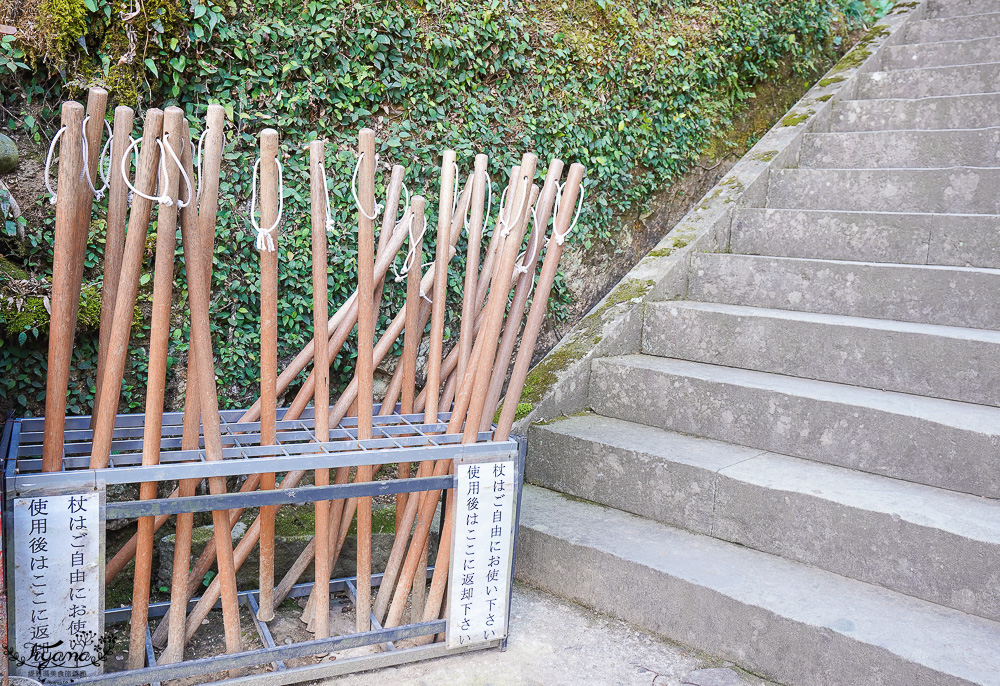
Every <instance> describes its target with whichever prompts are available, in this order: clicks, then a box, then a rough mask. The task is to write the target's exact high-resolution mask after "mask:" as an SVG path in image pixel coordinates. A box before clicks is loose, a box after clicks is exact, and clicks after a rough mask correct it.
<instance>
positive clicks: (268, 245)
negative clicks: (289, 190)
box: [250, 157, 329, 252]
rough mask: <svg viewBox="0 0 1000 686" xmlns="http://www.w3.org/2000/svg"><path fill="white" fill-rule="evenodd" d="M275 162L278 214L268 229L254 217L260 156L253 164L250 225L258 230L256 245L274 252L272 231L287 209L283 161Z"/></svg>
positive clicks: (258, 247)
mask: <svg viewBox="0 0 1000 686" xmlns="http://www.w3.org/2000/svg"><path fill="white" fill-rule="evenodd" d="M274 163H275V164H277V165H278V216H277V217H276V218H275V220H274V223H273V224H271V226H269V227H268V228H266V229H264V228H261V226H260V225H259V224H258V223H257V220H256V219H254V214H255V212H256V207H257V169H258V168H260V158H259V157H258V158H257V161H256V162H254V165H253V186H252V190H251V191H250V225H251V226H253V228H254V231H256V232H257V238H256V240H255V241H254V246H255V247H256V248H257V249H258V250H260V251H262V252H263V251H266V252H274V237H273V236H272V235H271V232H273V231H274V230H275V229H276V228H278V224H280V223H281V215H282V214H283V213H284V211H285V198H284V183H283V182H282V178H281V171H282V170H281V161H280V160H278V159H277V158H275V160H274ZM328 207H329V204H328Z"/></svg>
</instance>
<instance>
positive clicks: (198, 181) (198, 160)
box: [192, 129, 208, 202]
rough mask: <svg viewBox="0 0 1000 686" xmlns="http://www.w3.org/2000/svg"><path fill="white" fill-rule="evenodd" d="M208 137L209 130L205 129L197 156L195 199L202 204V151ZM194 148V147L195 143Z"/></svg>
mask: <svg viewBox="0 0 1000 686" xmlns="http://www.w3.org/2000/svg"><path fill="white" fill-rule="evenodd" d="M207 135H208V129H205V130H204V131H202V132H201V135H200V136H198V152H197V154H196V159H197V170H196V173H197V174H198V180H197V185H196V187H195V188H196V191H195V196H194V197H195V199H197V200H198V202H201V151H202V146H203V145H204V144H205V136H207ZM192 147H194V144H193V143H192Z"/></svg>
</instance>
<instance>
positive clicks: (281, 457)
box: [0, 405, 526, 686]
mask: <svg viewBox="0 0 1000 686" xmlns="http://www.w3.org/2000/svg"><path fill="white" fill-rule="evenodd" d="M379 409H380V407H379V406H378V405H375V407H374V414H375V415H376V416H375V417H374V426H373V438H372V439H370V440H360V441H359V440H358V438H357V420H356V418H354V417H346V418H344V419H343V420H342V421H341V422H340V423H339V424H338V426H337V427H336V428H335V429H331V431H330V441H328V442H325V443H319V442H317V441H316V440H315V436H314V434H313V428H314V422H313V416H312V414H311V408H310V409H309V410H307V411H306V412H305V413H303V416H302V417H301V418H300V419H296V420H288V421H286V420H284V419H283V417H284V414H285V412H286V410H279V411H278V422H277V431H278V442H277V445H272V446H261V445H260V443H259V441H260V423H259V422H239V421H238V420H239V418H240V417H241V416H242V415H243V411H242V410H225V411H223V412H221V413H220V415H221V427H222V442H223V454H224V459H223V460H221V461H216V462H209V461H207V460H206V459H205V454H204V451H203V450H181V449H180V442H181V431H182V421H183V415H182V413H177V412H175V413H166V414H164V416H163V427H162V439H161V453H160V464H159V465H156V466H142V465H141V458H142V455H141V450H142V435H143V425H144V419H145V417H144V415H141V414H126V415H118V417H117V418H116V422H115V431H114V438H113V443H112V453H113V454H112V458H111V461H110V463H109V466H108V467H107V468H105V469H98V470H91V469H90V468H89V459H90V449H91V442H90V441H91V437H92V433H91V431H90V429H89V424H90V418H89V417H71V418H67V420H66V431H65V439H64V440H65V447H64V457H63V471H61V472H48V473H42V472H41V471H40V469H41V447H42V437H43V431H44V421H45V420H44V418H38V419H9V420H8V422H7V423H6V426H5V427H4V431H3V433H2V434H0V457H3V458H4V460H5V469H4V479H3V489H4V493H3V496H4V513H5V518H4V548H5V557H6V559H8V560H10V559H12V558H10V557H8V554H9V552H12V548H11V546H13V545H15V544H16V543H15V542H14V541H13V517H12V505H13V498H14V497H23V496H24V495H27V494H31V495H38V494H45V493H54V492H61V491H65V490H67V489H83V488H98V489H103V488H105V487H106V486H107V485H110V484H124V483H141V482H150V481H174V480H179V479H203V478H208V477H213V476H234V475H248V474H263V473H271V472H288V471H292V470H310V471H311V470H315V469H323V468H337V467H353V466H358V465H376V464H386V463H398V462H422V461H427V460H441V459H467V460H468V459H472V460H475V461H484V462H490V461H496V460H501V459H505V460H511V459H512V460H514V462H515V465H516V472H517V474H516V483H517V494H516V501H515V516H517V515H519V512H520V500H521V497H520V496H521V485H522V483H523V474H524V454H525V449H526V445H525V441H524V440H523V437H515V438H512V439H510V440H507V441H499V442H497V441H493V440H492V432H489V431H486V432H481V433H480V434H479V435H478V440H477V441H476V442H475V443H467V444H463V443H461V438H462V436H461V434H444V433H443V432H444V431H446V429H447V422H448V419H449V417H450V413H447V412H442V413H440V414H439V421H438V422H437V423H432V424H425V423H423V415H422V414H419V415H418V414H411V415H403V414H400V413H399V411H398V406H397V407H396V408H394V409H395V410H396V411H394V412H393V413H392V414H388V415H386V416H377V415H378V411H379ZM453 486H454V477H453V476H451V475H449V476H442V477H421V478H410V479H393V480H389V481H371V482H364V483H347V484H335V485H330V486H297V487H295V488H285V489H281V488H277V489H275V490H271V491H251V492H247V493H225V494H219V495H211V494H205V495H196V496H192V497H184V498H180V497H174V498H157V499H152V500H133V501H126V502H108V503H106V506H105V518H106V519H121V518H131V517H148V516H155V515H160V514H178V513H184V512H210V511H213V510H223V509H234V508H246V507H259V506H261V505H288V504H306V503H312V502H316V501H318V500H336V499H343V498H353V497H370V496H378V495H394V494H399V493H415V492H420V491H428V490H442V491H444V490H447V489H451V488H453ZM516 527H517V522H516V520H515V528H514V532H515V543H513V544H512V545H515V546H516V532H517V528H516ZM512 553H513V551H512ZM511 559H512V560H513V554H512V556H511ZM432 572H433V568H430V569H428V576H430V574H431V573H432ZM511 575H512V576H513V563H512V565H511ZM10 578H11V574H10V572H8V579H10ZM381 579H382V575H381V574H376V575H372V578H371V583H372V586H378V585H379V583H380V582H381ZM356 583H357V577H346V578H340V579H333V580H331V581H330V592H331V593H334V592H346V593H347V595H348V597H349V599H350V600H351V602H352V603H353V602H355V588H356ZM312 587H313V584H312V583H303V584H298V585H296V586H294V587H293V588H292V591H291V593H290V594H289V597H291V598H294V597H301V596H306V595H309V593H310V592H311V591H312ZM8 595H9V597H10V598H13V596H14V593H9V594H8ZM239 599H240V603H241V604H242V605H245V606H246V607H247V608H248V609H249V610H250V616H251V617H252V618H253V623H254V627H255V629H256V631H257V634H258V635H259V636H260V639H261V642H262V643H263V647H262V648H257V649H253V650H247V651H243V652H241V653H235V654H224V655H219V656H215V657H207V658H197V659H191V660H185V661H183V662H179V663H176V664H171V665H156V661H155V654H154V651H153V646H152V642H151V638H150V633H149V630H148V628H147V638H146V654H147V662H148V666H147V667H145V668H143V669H139V670H128V671H121V672H112V673H109V674H102V675H98V676H92V677H87V678H82V679H76V680H73V681H72V682H71V683H73V684H94V685H97V684H100V685H101V686H138V685H139V684H148V683H151V682H152V683H158V682H160V681H165V680H168V679H177V678H183V677H191V676H197V675H204V674H213V673H219V672H221V673H223V674H225V673H226V672H227V670H234V669H237V670H238V669H241V668H246V667H251V666H259V665H262V664H267V663H270V664H271V665H272V668H273V671H270V672H266V673H261V674H251V675H246V676H239V677H234V678H223V679H220V680H217V681H213V682H211V683H213V684H237V683H239V684H260V685H265V684H266V685H267V686H277V685H279V684H292V683H298V682H302V681H307V680H313V679H320V678H326V677H331V676H338V675H342V674H347V673H351V672H357V671H364V670H370V669H376V668H380V667H387V666H392V665H399V664H404V663H407V662H414V661H418V660H425V659H430V658H434V657H441V656H444V655H453V654H458V653H464V652H468V651H470V650H481V649H484V648H495V647H500V648H504V647H505V646H506V639H503V640H495V641H491V642H489V643H481V644H475V645H470V646H464V647H460V648H450V649H449V648H447V647H446V646H445V644H444V643H431V644H428V645H423V646H416V647H412V648H402V649H401V648H397V647H396V646H395V642H396V641H400V640H403V639H408V638H417V637H420V636H428V635H434V634H439V633H444V632H445V630H446V627H447V621H446V620H444V619H439V620H435V621H430V622H420V623H411V624H406V625H403V626H399V627H392V628H384V627H382V626H381V625H380V624H379V622H378V621H377V619H376V618H375V617H374V615H373V616H372V617H371V619H372V627H373V628H372V630H371V631H367V632H364V633H355V634H348V635H344V636H334V637H330V638H324V639H316V640H311V641H305V642H300V643H293V644H290V645H280V646H279V645H276V644H275V642H274V639H273V637H272V636H271V633H270V630H269V629H268V627H267V624H266V623H264V622H261V621H260V620H258V619H257V617H256V615H257V613H256V610H257V604H258V602H259V594H258V591H256V590H251V591H242V592H240V593H239ZM197 601H198V598H192V599H191V601H190V604H189V608H190V607H193V606H194V604H195V603H197ZM509 602H510V598H509V597H508V605H509ZM169 606H170V603H169V602H162V603H151V604H150V605H149V617H150V619H155V618H159V617H162V616H164V615H165V614H166V613H167V611H168V609H169ZM215 607H216V608H220V607H221V605H220V604H219V603H216V606H215ZM130 615H131V607H122V608H111V609H105V611H104V619H105V622H106V623H107V624H111V623H115V622H122V621H127V620H128V619H129V617H130ZM8 616H9V617H13V616H14V613H13V612H10V613H9V615H8ZM11 624H13V621H11ZM8 629H9V634H8V635H9V636H11V637H13V636H14V635H15V633H14V627H13V626H10V627H8ZM375 644H381V645H382V646H383V652H380V653H376V654H373V655H365V656H359V657H350V658H341V659H338V660H336V661H335V662H320V663H317V664H312V665H304V666H300V667H294V668H289V667H286V665H285V663H284V661H285V660H289V659H293V658H297V657H307V656H310V655H317V654H322V653H327V652H331V651H335V650H345V649H349V648H356V647H362V646H368V645H375Z"/></svg>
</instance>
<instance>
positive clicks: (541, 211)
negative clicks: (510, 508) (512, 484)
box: [479, 159, 563, 431]
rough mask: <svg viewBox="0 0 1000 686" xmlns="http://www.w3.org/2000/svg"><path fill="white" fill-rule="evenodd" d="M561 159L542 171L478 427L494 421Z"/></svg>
mask: <svg viewBox="0 0 1000 686" xmlns="http://www.w3.org/2000/svg"><path fill="white" fill-rule="evenodd" d="M562 169H563V163H562V160H557V159H553V160H552V161H551V162H549V169H548V171H547V172H546V174H545V185H544V186H543V187H542V192H541V194H540V195H539V196H538V204H537V206H536V207H535V214H534V216H535V224H534V227H533V230H532V232H531V239H530V241H529V242H528V248H527V250H525V253H524V261H523V263H522V264H521V265H519V267H520V269H518V270H517V276H516V282H517V285H516V286H515V287H514V298H513V300H512V301H511V304H510V310H509V312H508V314H507V323H506V325H505V326H504V330H503V338H501V339H500V349H499V350H498V351H497V356H496V364H495V365H494V369H493V376H492V378H491V379H490V384H489V390H488V392H487V396H486V405H485V408H484V411H483V414H482V419H481V420H480V422H479V430H480V431H488V430H489V428H490V426H491V425H492V424H493V415H494V414H495V413H496V410H497V404H498V403H499V402H500V394H501V392H502V391H503V384H504V381H506V380H507V368H508V366H510V359H511V355H512V354H513V352H514V345H515V344H516V343H517V334H518V333H520V331H521V320H522V317H523V314H524V307H525V305H526V304H527V303H528V296H529V295H530V294H531V290H532V286H533V285H534V283H535V264H536V263H537V262H538V256H539V254H540V253H541V251H542V242H543V241H544V240H545V227H546V226H547V225H548V223H549V217H550V216H551V215H552V205H553V203H554V202H555V199H556V191H557V190H558V188H559V177H560V176H562Z"/></svg>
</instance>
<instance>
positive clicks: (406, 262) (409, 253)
mask: <svg viewBox="0 0 1000 686" xmlns="http://www.w3.org/2000/svg"><path fill="white" fill-rule="evenodd" d="M407 204H409V203H407ZM403 222H406V223H407V227H406V231H407V233H408V234H409V235H410V240H409V246H408V247H407V249H406V257H404V258H403V268H402V269H401V270H399V271H397V270H396V263H395V261H393V263H392V273H393V274H395V275H396V277H395V281H396V283H399V282H401V281H403V280H404V279H406V277H407V275H408V274H409V273H410V270H411V269H413V264H414V262H416V260H417V242H418V241H419V240H421V239H422V238H423V237H424V233H426V231H427V226H426V225H424V228H423V230H422V231H421V232H420V235H419V236H414V235H413V223H414V222H413V213H412V212H409V209H407V214H406V216H405V217H403V221H402V222H400V223H399V224H397V225H396V226H397V228H398V227H399V226H401V225H402V224H403ZM432 264H433V263H432Z"/></svg>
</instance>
